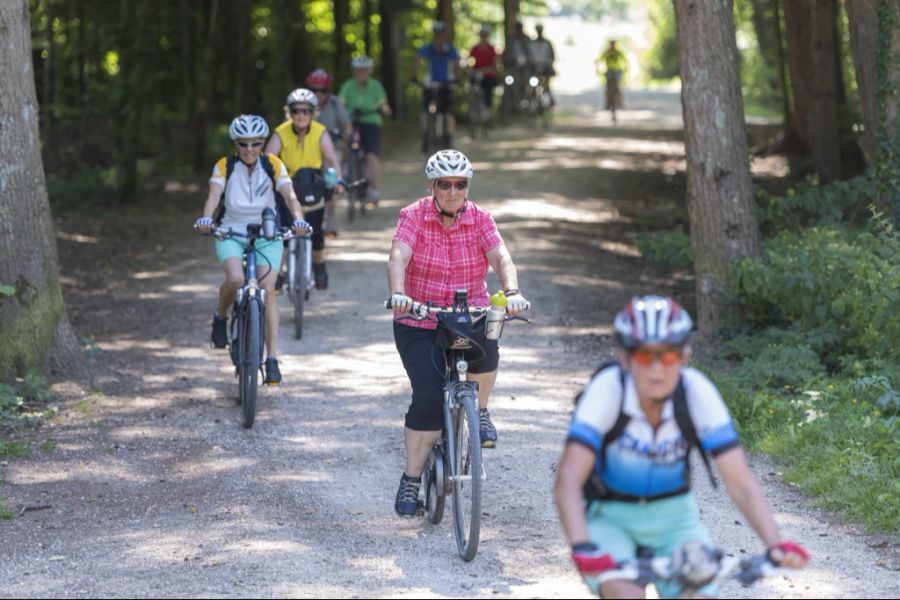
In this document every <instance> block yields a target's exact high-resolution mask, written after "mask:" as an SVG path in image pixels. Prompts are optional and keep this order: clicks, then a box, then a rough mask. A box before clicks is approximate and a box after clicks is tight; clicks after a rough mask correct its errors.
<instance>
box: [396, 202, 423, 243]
mask: <svg viewBox="0 0 900 600" xmlns="http://www.w3.org/2000/svg"><path fill="white" fill-rule="evenodd" d="M415 206H416V205H413V206H408V207H406V208H404V209H403V210H401V211H400V218H398V219H397V229H396V231H395V232H394V239H395V240H397V241H398V242H403V243H404V244H406V245H407V246H409V247H410V248H414V247H415V245H416V238H417V237H418V234H419V228H418V226H417V223H416V218H415V215H416V214H417V212H418V211H415V210H414V208H415Z"/></svg>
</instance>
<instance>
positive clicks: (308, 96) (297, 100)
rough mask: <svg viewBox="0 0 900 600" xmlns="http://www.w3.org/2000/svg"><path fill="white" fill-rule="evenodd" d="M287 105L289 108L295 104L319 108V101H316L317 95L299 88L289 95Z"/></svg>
mask: <svg viewBox="0 0 900 600" xmlns="http://www.w3.org/2000/svg"><path fill="white" fill-rule="evenodd" d="M286 104H287V105H288V106H293V105H294V104H309V105H310V106H312V107H313V108H319V101H318V100H317V99H316V95H315V93H314V92H313V91H312V90H308V89H306V88H297V89H296V90H294V91H293V92H291V93H290V94H288V97H287V102H286Z"/></svg>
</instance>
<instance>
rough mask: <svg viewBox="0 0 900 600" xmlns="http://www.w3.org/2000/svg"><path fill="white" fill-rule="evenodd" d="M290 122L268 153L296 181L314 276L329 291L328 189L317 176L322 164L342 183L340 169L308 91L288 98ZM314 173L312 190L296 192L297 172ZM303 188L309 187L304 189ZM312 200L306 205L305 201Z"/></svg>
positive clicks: (271, 142)
mask: <svg viewBox="0 0 900 600" xmlns="http://www.w3.org/2000/svg"><path fill="white" fill-rule="evenodd" d="M286 105H287V110H286V115H287V117H288V118H287V120H286V121H285V122H284V123H282V124H281V125H279V126H278V127H276V128H275V133H274V134H273V135H272V139H270V140H269V144H268V145H267V146H266V151H267V152H271V153H272V154H276V155H278V156H279V157H280V158H281V160H282V161H284V164H285V166H286V167H287V169H288V173H290V175H291V178H292V179H293V180H294V189H295V191H296V192H297V195H298V196H299V197H300V199H301V202H304V205H303V214H304V215H306V220H307V221H309V223H310V225H312V228H313V233H312V246H313V273H314V277H315V280H316V289H320V290H324V289H327V288H328V271H327V270H326V268H325V232H324V230H323V228H322V224H323V221H324V216H325V189H324V183H321V184H319V183H318V182H319V180H318V179H317V176H316V175H315V174H316V173H318V176H321V171H322V166H323V162H324V161H327V162H328V166H331V167H334V170H335V171H336V172H337V176H338V179H342V178H343V175H342V173H341V165H340V163H339V162H338V160H337V155H336V154H335V152H334V143H333V142H332V141H331V135H330V134H329V133H328V131H327V130H326V129H325V126H324V125H322V124H321V123H318V122H316V121H314V120H313V117H314V116H315V113H316V110H317V109H318V106H319V101H318V99H317V98H316V95H315V94H314V93H313V92H312V91H310V90H308V89H305V88H298V89H296V90H294V91H293V92H291V93H290V94H288V97H287V102H286ZM301 170H304V171H303V172H304V173H311V175H310V178H309V179H304V181H308V182H309V185H310V187H311V188H314V189H297V187H298V185H299V182H298V171H301ZM303 187H306V186H305V185H304V186H303ZM334 191H335V193H337V194H340V193H342V192H343V191H344V188H343V186H342V185H340V184H338V185H336V186H335V188H334ZM305 198H309V200H310V201H309V202H308V203H307V202H306V201H305V200H304V199H305Z"/></svg>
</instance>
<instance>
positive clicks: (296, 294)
mask: <svg viewBox="0 0 900 600" xmlns="http://www.w3.org/2000/svg"><path fill="white" fill-rule="evenodd" d="M295 242H296V243H295V244H294V263H295V264H294V281H293V282H292V286H293V288H294V289H293V291H292V293H291V300H292V301H293V302H294V337H295V338H296V339H298V340H299V339H303V304H304V302H305V301H306V288H307V287H308V284H309V281H308V280H307V276H308V274H307V271H306V261H307V257H306V254H307V249H306V238H297V239H296V240H295Z"/></svg>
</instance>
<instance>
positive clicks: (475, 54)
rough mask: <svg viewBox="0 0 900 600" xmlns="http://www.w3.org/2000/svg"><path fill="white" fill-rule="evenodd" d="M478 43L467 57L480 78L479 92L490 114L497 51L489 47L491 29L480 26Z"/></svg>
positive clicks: (495, 79)
mask: <svg viewBox="0 0 900 600" xmlns="http://www.w3.org/2000/svg"><path fill="white" fill-rule="evenodd" d="M478 37H479V41H478V43H477V44H475V46H473V47H472V49H471V50H469V57H470V58H471V60H473V61H474V63H473V64H472V70H473V71H474V72H475V73H477V74H478V75H477V76H480V77H481V91H482V93H483V94H484V106H485V107H486V108H487V109H488V114H490V110H491V103H492V101H493V98H494V88H495V87H497V50H495V49H494V46H492V45H491V42H490V37H491V28H490V27H488V26H487V25H482V26H481V29H480V30H479V31H478Z"/></svg>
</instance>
